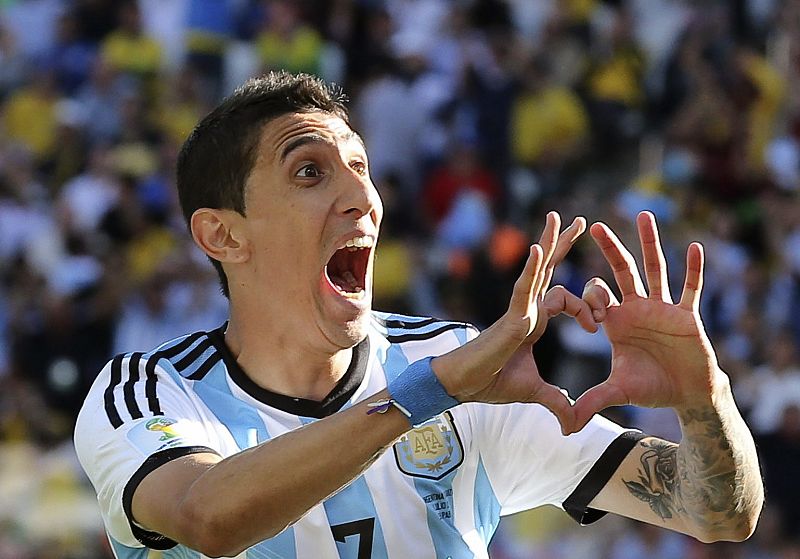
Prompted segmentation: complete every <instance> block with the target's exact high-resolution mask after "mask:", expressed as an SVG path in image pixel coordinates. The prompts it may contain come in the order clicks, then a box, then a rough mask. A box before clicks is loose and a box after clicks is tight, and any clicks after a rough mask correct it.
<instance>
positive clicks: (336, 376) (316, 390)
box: [225, 305, 353, 401]
mask: <svg viewBox="0 0 800 559" xmlns="http://www.w3.org/2000/svg"><path fill="white" fill-rule="evenodd" d="M275 322H276V321H275V320H274V318H269V314H268V313H255V312H248V311H247V310H239V311H238V312H237V311H236V310H235V309H234V308H233V305H232V306H231V316H230V321H229V322H228V327H227V329H226V330H225V343H226V344H227V346H228V348H229V349H230V351H231V353H232V354H233V356H234V357H235V358H236V361H237V362H238V363H239V365H240V366H241V367H242V369H243V370H244V371H245V372H246V373H247V376H248V377H250V379H252V380H253V382H255V383H256V384H257V385H259V386H261V387H262V388H265V389H267V390H270V391H272V392H277V393H280V394H285V395H287V396H293V397H297V398H306V399H309V400H317V401H320V400H322V399H323V398H325V396H327V395H328V394H329V393H330V391H331V390H333V388H334V386H336V383H338V382H339V380H340V379H341V378H342V377H343V376H344V374H345V373H346V372H347V369H348V367H349V366H350V361H351V359H352V356H353V350H352V348H347V349H339V350H330V349H323V350H320V349H319V348H315V347H312V346H311V344H309V341H308V337H303V336H301V337H298V336H297V334H296V332H297V330H295V329H292V328H286V327H285V326H284V327H282V328H280V329H276V328H275ZM243 324H246V327H243V326H242V325H243Z"/></svg>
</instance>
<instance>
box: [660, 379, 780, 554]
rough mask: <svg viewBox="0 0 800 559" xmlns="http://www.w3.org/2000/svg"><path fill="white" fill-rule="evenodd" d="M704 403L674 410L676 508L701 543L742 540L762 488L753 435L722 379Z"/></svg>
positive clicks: (755, 513)
mask: <svg viewBox="0 0 800 559" xmlns="http://www.w3.org/2000/svg"><path fill="white" fill-rule="evenodd" d="M717 378H718V379H720V382H719V383H718V386H717V387H715V389H714V393H713V395H712V398H711V400H710V401H709V402H708V403H706V404H705V405H702V404H701V405H695V406H692V407H687V408H685V409H679V410H676V412H677V413H678V418H679V419H680V422H681V431H682V433H683V436H682V438H681V442H680V445H679V446H678V450H677V453H676V455H675V460H676V472H677V479H676V483H677V492H676V495H677V496H678V499H677V502H676V505H677V506H678V507H680V509H681V510H682V513H683V514H684V515H685V516H686V517H687V523H688V524H689V525H691V526H693V527H694V528H695V529H696V530H697V531H698V533H699V535H700V536H701V537H702V538H703V539H708V540H718V539H736V540H740V539H745V538H747V537H749V536H750V535H751V534H752V532H753V530H754V529H755V524H756V521H757V520H758V516H759V514H760V512H761V506H762V504H763V501H764V487H763V483H762V481H761V473H760V471H759V466H758V456H757V454H756V448H755V443H754V442H753V437H752V435H751V433H750V430H749V429H748V427H747V425H745V423H744V420H743V419H742V416H741V414H740V413H739V410H738V409H737V408H736V404H735V402H734V400H733V394H732V393H731V389H730V382H729V380H728V377H727V375H724V373H721V372H720V373H719V374H718V375H717Z"/></svg>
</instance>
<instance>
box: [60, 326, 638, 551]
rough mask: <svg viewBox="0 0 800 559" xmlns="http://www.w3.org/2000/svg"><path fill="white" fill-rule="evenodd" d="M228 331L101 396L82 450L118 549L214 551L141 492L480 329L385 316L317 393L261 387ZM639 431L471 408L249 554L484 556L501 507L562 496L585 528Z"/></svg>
mask: <svg viewBox="0 0 800 559" xmlns="http://www.w3.org/2000/svg"><path fill="white" fill-rule="evenodd" d="M223 332H224V327H223V328H220V329H217V330H214V331H211V332H197V333H194V334H191V335H188V336H185V337H182V338H179V339H176V340H173V341H171V342H168V343H166V344H164V345H162V346H160V347H159V348H158V349H156V350H154V351H152V352H150V353H144V354H143V353H130V354H125V355H119V356H117V357H115V358H114V359H113V360H112V361H111V362H110V363H109V364H108V365H107V366H106V367H105V368H104V369H103V371H102V372H101V373H100V375H99V376H98V378H97V380H96V381H95V383H94V385H93V386H92V388H91V390H90V392H89V395H88V397H87V399H86V402H85V404H84V406H83V409H82V410H81V412H80V415H79V417H78V421H77V426H76V431H75V445H76V448H77V451H78V456H79V458H80V461H81V464H82V465H83V467H84V469H85V470H86V472H87V474H88V476H89V478H90V480H91V482H92V484H93V485H94V487H95V490H96V491H97V495H98V501H99V503H100V508H101V512H102V516H103V520H104V522H105V526H106V529H107V532H108V535H109V539H110V541H111V544H112V547H113V549H114V552H115V554H116V556H117V557H118V558H120V559H122V558H125V559H128V558H142V559H144V558H146V557H147V555H148V552H149V551H148V550H149V549H160V550H163V557H164V558H165V559H171V558H199V557H203V556H202V555H201V554H199V553H198V552H196V551H193V550H191V549H189V548H187V547H185V546H183V545H181V544H177V543H176V542H174V541H171V540H169V539H168V538H166V537H164V536H161V535H159V534H156V533H153V532H149V531H147V530H145V529H143V528H142V527H140V526H138V525H137V524H136V523H135V521H134V520H133V519H132V517H131V502H132V498H133V493H134V491H135V489H136V487H137V486H138V484H139V482H141V480H142V479H144V477H145V476H147V474H149V473H150V472H152V471H153V470H154V469H156V468H158V467H159V466H162V465H163V464H165V463H167V462H169V461H170V460H174V459H176V458H178V457H181V456H186V455H187V454H191V453H196V452H215V453H217V454H219V455H220V456H222V457H227V456H231V455H233V454H235V453H237V452H240V451H242V450H244V449H247V448H250V447H252V446H255V445H258V444H260V443H263V442H265V441H268V440H270V439H272V438H275V437H279V436H280V435H282V434H284V433H287V432H289V431H292V430H293V429H297V428H298V427H301V426H302V425H305V424H307V423H311V422H314V421H318V420H320V419H321V418H324V417H326V416H329V415H331V414H333V413H336V412H337V411H339V410H341V409H345V408H347V407H349V406H351V405H353V404H354V403H356V402H359V401H361V400H363V399H365V398H368V397H369V396H371V395H373V394H375V393H376V392H379V391H380V390H382V389H384V388H386V386H387V384H388V383H389V382H390V381H391V380H392V379H393V378H395V377H396V376H397V375H400V374H401V373H402V372H403V371H404V370H405V369H406V367H407V366H408V365H409V364H410V363H412V362H414V361H417V360H419V359H422V358H424V357H428V356H432V355H440V354H442V353H445V352H447V351H450V350H452V349H454V348H456V347H458V346H459V345H462V344H464V343H466V342H467V341H468V340H469V339H472V338H473V337H475V336H476V335H477V331H476V330H475V329H474V328H473V327H471V326H469V325H467V324H463V323H456V322H444V321H439V320H436V319H432V318H420V317H408V316H401V315H389V314H384V313H378V312H375V313H373V315H372V320H371V327H370V330H369V334H368V336H367V337H366V338H365V339H364V340H363V341H362V342H361V343H360V344H358V345H357V346H356V347H355V348H354V351H353V358H352V361H351V364H350V367H349V369H348V371H347V372H346V374H345V375H344V377H343V378H342V379H341V381H340V382H339V383H338V384H337V386H336V387H335V388H334V389H333V391H332V392H331V393H330V394H329V395H328V396H327V397H326V398H325V399H324V400H323V401H321V402H316V401H311V400H305V399H302V398H292V397H289V396H286V395H281V394H277V393H274V392H270V391H268V390H265V389H264V388H262V387H259V386H258V385H256V384H255V383H254V382H253V381H252V380H251V379H250V378H249V377H248V376H247V375H246V373H245V372H244V371H243V370H242V369H241V367H239V365H238V364H237V363H236V361H235V359H234V358H233V355H232V354H231V353H230V351H229V350H228V348H227V347H226V345H225V342H224V335H223ZM636 438H637V436H636V435H635V434H631V433H630V432H628V431H626V430H625V429H623V428H622V427H619V426H617V425H615V424H613V423H611V422H609V421H607V420H605V419H603V418H600V417H596V418H595V419H593V420H592V421H591V422H590V423H589V425H588V426H587V427H586V428H585V429H583V430H582V431H581V432H579V433H575V434H573V435H570V436H568V437H564V436H563V435H561V432H560V429H559V426H558V423H557V421H556V419H555V417H554V416H552V415H551V414H550V413H549V412H548V411H547V410H546V409H544V408H543V407H541V406H539V405H536V404H509V405H488V404H475V403H470V404H462V405H459V406H457V407H455V408H453V409H451V410H450V411H448V412H445V413H444V414H442V415H440V416H439V417H437V418H435V419H433V420H431V421H429V422H428V423H426V424H425V425H422V426H420V427H417V428H415V429H412V430H410V431H409V432H408V433H406V435H404V436H403V437H401V438H400V439H399V440H398V441H397V442H396V443H395V444H394V445H393V446H392V447H391V448H390V449H389V450H387V451H386V452H385V453H383V454H382V455H381V456H380V457H379V458H378V459H377V460H376V461H375V462H374V463H373V464H372V465H371V466H370V467H369V468H368V469H367V470H366V471H365V472H364V473H363V474H362V475H361V476H359V477H358V478H356V479H355V480H354V481H353V482H352V483H350V484H349V485H347V486H346V487H345V488H344V489H342V490H341V491H339V492H338V493H336V494H335V495H334V496H332V497H330V498H328V499H327V500H326V501H324V502H322V503H320V504H319V505H317V506H315V507H314V508H313V509H311V511H310V512H309V513H308V514H306V515H305V516H303V517H302V518H301V519H300V520H298V521H297V522H295V523H294V524H293V525H291V526H289V527H288V528H287V529H286V530H284V531H283V532H282V533H280V534H279V535H277V536H276V537H274V538H272V539H269V540H266V541H263V542H261V543H259V544H257V545H255V546H253V547H251V548H250V549H248V550H247V551H245V552H244V553H242V554H241V555H240V557H244V558H247V559H261V558H284V559H298V558H299V559H305V558H307V559H334V558H343V559H365V558H375V559H378V558H380V559H386V558H389V559H408V558H412V557H413V558H442V559H444V558H451V559H465V558H474V557H487V546H488V543H489V540H490V539H491V537H492V534H493V533H494V530H495V528H496V527H497V524H498V522H499V520H500V517H501V516H503V515H507V514H512V513H515V512H518V511H521V510H525V509H531V508H534V507H537V506H540V505H543V504H553V505H556V506H559V507H562V508H564V509H565V510H566V511H567V512H568V513H570V515H572V516H573V517H574V518H576V519H577V520H579V521H582V522H589V521H592V520H594V519H596V518H599V516H601V515H602V513H599V512H598V511H593V510H591V509H589V508H588V504H589V503H590V501H591V500H592V499H593V498H594V496H595V495H596V494H597V493H598V492H599V491H600V489H601V488H602V487H603V485H605V483H606V482H607V481H608V479H610V477H611V475H612V474H613V472H614V470H615V469H616V467H617V466H618V465H619V463H620V462H621V461H622V459H623V458H624V457H625V455H627V453H628V452H629V450H630V449H631V448H632V447H633V445H634V443H635V440H636ZM330 451H331V452H340V449H337V448H331V449H330ZM209 506H213V504H211V503H210V504H209Z"/></svg>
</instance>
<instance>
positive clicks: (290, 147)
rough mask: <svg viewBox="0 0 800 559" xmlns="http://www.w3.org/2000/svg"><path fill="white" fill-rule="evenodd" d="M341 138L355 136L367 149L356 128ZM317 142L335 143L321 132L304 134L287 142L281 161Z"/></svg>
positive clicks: (349, 138) (345, 139) (346, 138)
mask: <svg viewBox="0 0 800 559" xmlns="http://www.w3.org/2000/svg"><path fill="white" fill-rule="evenodd" d="M341 138H342V139H343V140H344V141H350V140H352V139H353V138H355V139H356V140H358V143H359V144H361V147H363V148H364V151H366V149H367V146H366V145H365V144H364V140H363V139H362V138H361V136H359V135H358V133H357V132H355V131H354V130H350V131H348V132H347V133H346V134H344V135H343V136H341ZM317 143H321V144H327V145H333V143H332V142H331V141H330V140H329V139H328V138H325V137H323V136H320V135H319V134H314V133H309V134H305V135H303V136H300V137H299V138H295V139H294V140H292V141H291V142H289V143H288V144H286V147H285V148H283V151H282V152H281V157H280V161H281V163H285V162H286V159H287V158H288V157H289V155H290V154H291V153H292V152H293V151H294V150H296V149H298V148H301V147H303V146H305V145H308V144H317Z"/></svg>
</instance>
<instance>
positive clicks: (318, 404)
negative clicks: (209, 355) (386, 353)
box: [208, 323, 369, 419]
mask: <svg viewBox="0 0 800 559" xmlns="http://www.w3.org/2000/svg"><path fill="white" fill-rule="evenodd" d="M226 327H227V323H226V324H223V325H222V326H221V327H220V328H217V329H216V330H212V331H211V332H209V333H208V337H209V338H210V339H211V342H212V343H213V344H214V347H216V348H217V351H219V352H220V354H221V355H222V359H223V361H224V362H225V366H226V367H227V369H228V374H229V375H230V377H231V379H232V380H233V382H235V383H236V384H237V385H238V386H239V388H241V389H242V390H244V391H245V392H247V394H249V395H250V396H252V397H253V398H255V399H256V400H258V401H259V402H261V403H263V404H266V405H268V406H270V407H272V408H275V409H279V410H281V411H285V412H287V413H291V414H293V415H299V416H301V417H313V418H316V419H320V418H323V417H327V416H329V415H332V414H334V413H336V412H337V411H339V410H340V409H342V407H343V406H344V405H345V404H346V403H347V401H348V400H349V399H350V398H351V397H352V396H353V394H354V393H355V391H356V390H357V389H358V387H359V386H361V382H362V381H363V380H364V376H365V375H366V373H367V361H368V360H369V337H366V338H364V339H363V340H362V341H361V342H359V343H358V344H357V345H356V346H355V347H353V357H352V359H351V361H350V366H349V367H348V368H347V371H346V372H345V374H344V376H343V377H342V378H341V379H339V382H338V383H336V386H334V387H333V390H331V391H330V393H329V394H328V395H327V396H325V398H323V399H322V400H321V401H317V400H308V399H306V398H295V397H293V396H287V395H286V394H280V393H278V392H273V391H271V390H267V389H266V388H263V387H261V386H259V385H257V384H256V383H255V382H254V381H253V379H251V378H250V377H249V376H247V373H246V372H245V371H244V369H242V367H241V366H240V365H239V363H238V362H237V361H236V358H235V357H234V356H233V353H231V350H230V349H229V348H228V345H227V344H226V343H225V336H224V332H225V328H226Z"/></svg>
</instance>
